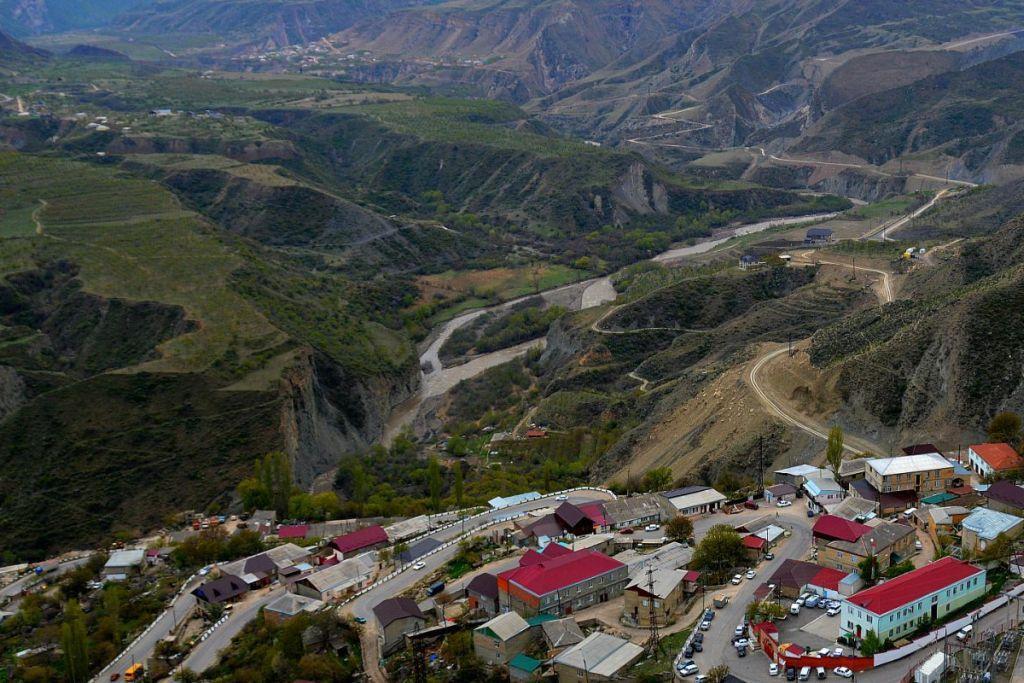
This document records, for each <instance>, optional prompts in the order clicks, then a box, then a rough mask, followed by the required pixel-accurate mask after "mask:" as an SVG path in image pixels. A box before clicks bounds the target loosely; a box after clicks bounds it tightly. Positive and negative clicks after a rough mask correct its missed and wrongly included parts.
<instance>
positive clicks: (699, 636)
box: [691, 631, 704, 643]
mask: <svg viewBox="0 0 1024 683" xmlns="http://www.w3.org/2000/svg"><path fill="white" fill-rule="evenodd" d="M691 637H692V638H693V642H695V643H703V642H704V634H703V633H701V632H700V631H697V632H696V633H694V634H693V636H691Z"/></svg>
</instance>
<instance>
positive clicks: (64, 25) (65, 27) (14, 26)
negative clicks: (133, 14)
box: [0, 0, 152, 36]
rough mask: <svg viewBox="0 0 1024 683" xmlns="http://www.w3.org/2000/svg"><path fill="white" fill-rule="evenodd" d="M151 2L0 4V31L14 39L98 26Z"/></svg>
mask: <svg viewBox="0 0 1024 683" xmlns="http://www.w3.org/2000/svg"><path fill="white" fill-rule="evenodd" d="M150 2H152V0H0V27H3V28H4V29H6V30H8V31H10V32H11V33H13V34H15V35H17V36H31V35H41V34H44V33H58V32H61V31H73V30H77V29H83V28H93V27H96V26H102V25H104V24H106V23H107V22H109V21H110V19H111V17H113V16H115V15H117V14H119V13H121V12H124V11H127V10H130V9H133V8H137V7H141V6H144V5H147V4H149V3H150Z"/></svg>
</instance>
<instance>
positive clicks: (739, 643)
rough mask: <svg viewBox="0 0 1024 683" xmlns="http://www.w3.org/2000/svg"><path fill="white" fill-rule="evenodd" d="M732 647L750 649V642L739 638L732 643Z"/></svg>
mask: <svg viewBox="0 0 1024 683" xmlns="http://www.w3.org/2000/svg"><path fill="white" fill-rule="evenodd" d="M733 645H735V646H736V647H750V641H749V640H747V639H746V638H740V639H739V640H737V641H736V642H735V643H733Z"/></svg>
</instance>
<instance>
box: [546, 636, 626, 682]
mask: <svg viewBox="0 0 1024 683" xmlns="http://www.w3.org/2000/svg"><path fill="white" fill-rule="evenodd" d="M643 653H644V649H643V648H642V647H640V646H639V645H634V644H633V643H631V642H629V641H628V640H623V639H622V638H616V637H615V636H612V635H608V634H607V633H601V632H600V631H598V632H596V633H591V634H590V635H589V636H587V637H586V638H584V639H583V641H582V642H580V643H577V644H576V645H573V646H572V647H570V648H569V649H568V650H566V651H565V652H563V653H561V654H560V655H558V656H556V657H555V659H554V662H555V664H564V665H566V666H570V667H572V668H574V669H578V670H579V671H587V672H588V673H591V674H594V675H595V676H604V677H606V678H611V677H612V676H614V675H616V674H617V673H619V672H620V671H622V670H623V669H625V668H626V667H627V666H629V665H630V664H632V663H633V662H635V661H636V660H637V659H639V658H640V656H641V655H643Z"/></svg>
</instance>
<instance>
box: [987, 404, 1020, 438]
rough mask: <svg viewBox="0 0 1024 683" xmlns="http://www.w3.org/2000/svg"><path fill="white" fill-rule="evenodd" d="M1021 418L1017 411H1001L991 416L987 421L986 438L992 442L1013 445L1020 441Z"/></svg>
mask: <svg viewBox="0 0 1024 683" xmlns="http://www.w3.org/2000/svg"><path fill="white" fill-rule="evenodd" d="M1020 437H1021V419H1020V415H1018V414H1017V413H1011V412H1009V411H1007V412H1002V413H999V414H998V415H996V416H995V417H993V418H992V420H991V421H990V422H989V423H988V440H989V441H992V442H997V443H1001V442H1004V441H1005V442H1006V443H1008V444H1011V445H1013V446H1014V447H1016V446H1017V444H1018V443H1019V442H1020Z"/></svg>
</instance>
